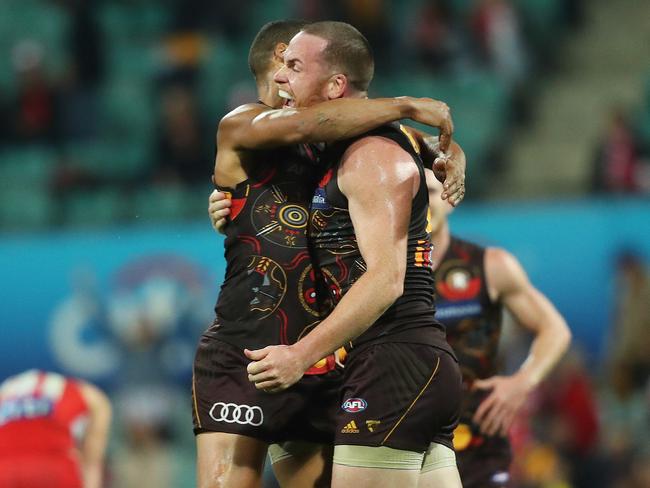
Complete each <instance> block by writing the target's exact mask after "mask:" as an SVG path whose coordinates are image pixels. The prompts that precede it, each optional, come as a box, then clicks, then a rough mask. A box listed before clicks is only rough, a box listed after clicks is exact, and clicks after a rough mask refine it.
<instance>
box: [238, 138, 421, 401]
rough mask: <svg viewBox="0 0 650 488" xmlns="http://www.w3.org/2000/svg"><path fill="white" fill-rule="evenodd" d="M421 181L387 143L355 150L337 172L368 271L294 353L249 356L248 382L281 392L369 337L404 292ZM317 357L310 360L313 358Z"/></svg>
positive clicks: (276, 350) (371, 142)
mask: <svg viewBox="0 0 650 488" xmlns="http://www.w3.org/2000/svg"><path fill="white" fill-rule="evenodd" d="M418 183H419V175H418V172H417V168H416V166H415V164H414V163H413V161H412V160H411V157H410V156H409V154H408V153H406V152H405V151H404V150H403V149H402V148H400V147H399V146H398V145H397V144H395V143H394V142H392V141H388V140H386V139H383V138H379V137H367V138H364V139H362V140H360V141H358V142H356V143H355V144H353V145H352V146H351V147H350V148H349V149H348V151H347V152H346V154H345V155H344V159H343V162H342V164H341V167H340V168H339V186H340V188H341V191H343V193H344V194H345V195H346V196H347V198H348V205H349V211H350V216H351V218H352V222H353V224H354V229H355V234H356V238H357V242H358V245H359V248H360V251H361V254H362V256H363V259H364V261H365V263H366V266H367V270H366V272H365V273H364V274H363V275H362V276H361V277H360V278H359V279H358V280H357V281H356V282H355V283H354V285H352V287H351V288H350V289H349V290H348V292H347V293H346V294H345V295H344V296H343V298H342V299H341V301H340V302H339V303H338V305H337V306H336V308H335V309H334V311H333V312H332V313H331V314H330V315H329V316H328V317H327V318H326V319H325V320H324V321H323V322H321V323H320V324H319V325H318V326H316V327H315V328H314V329H313V330H312V331H311V332H310V333H309V334H307V335H306V336H305V337H303V338H302V339H301V340H300V341H298V342H297V343H296V344H294V345H291V346H280V347H278V346H271V347H266V348H264V349H261V350H259V351H254V357H251V356H250V355H249V357H250V358H251V359H254V360H256V361H257V362H253V363H251V364H250V365H249V373H251V374H250V375H249V379H250V380H251V381H252V382H254V383H256V387H257V388H261V389H269V390H271V391H278V390H281V389H284V388H287V387H288V386H290V385H291V384H293V383H294V382H295V381H297V380H298V379H300V377H301V376H302V373H303V372H304V371H305V369H307V368H308V367H309V365H310V364H313V363H314V362H316V361H317V360H318V359H319V358H321V357H325V356H326V355H327V354H329V353H331V352H332V351H334V350H335V349H337V348H338V347H339V346H340V345H341V344H344V343H346V342H348V341H350V340H351V339H354V338H355V337H358V336H359V335H360V334H362V333H363V332H364V331H365V330H367V329H368V328H369V327H370V326H371V325H372V324H373V323H374V322H375V321H376V320H377V319H378V318H379V317H380V316H381V315H382V313H384V312H385V311H386V309H387V308H388V307H390V306H391V305H392V304H393V303H394V302H395V300H396V299H397V298H399V297H400V296H401V295H402V293H403V286H404V276H405V273H406V251H407V239H408V226H409V220H410V215H411V202H412V199H413V195H414V194H415V192H416V190H417V185H418ZM314 358H315V359H314Z"/></svg>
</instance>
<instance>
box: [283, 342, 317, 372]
mask: <svg viewBox="0 0 650 488" xmlns="http://www.w3.org/2000/svg"><path fill="white" fill-rule="evenodd" d="M289 347H291V354H292V356H293V357H295V358H296V361H297V363H298V365H299V367H300V368H301V369H302V371H303V372H304V371H307V370H308V369H309V368H310V367H311V366H312V365H313V364H315V363H316V362H317V361H318V359H320V358H316V359H312V357H314V356H315V355H314V354H313V352H311V351H310V350H309V348H308V347H307V346H306V344H304V342H303V341H302V340H301V341H298V342H296V343H295V344H292V345H291V346H289Z"/></svg>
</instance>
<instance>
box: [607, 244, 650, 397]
mask: <svg viewBox="0 0 650 488" xmlns="http://www.w3.org/2000/svg"><path fill="white" fill-rule="evenodd" d="M616 273H617V276H616V278H617V283H616V291H617V296H616V316H615V318H614V329H613V336H612V337H611V339H610V342H611V344H612V362H613V363H614V364H618V365H623V364H625V365H627V367H626V368H632V369H628V373H629V374H631V375H632V379H633V380H634V387H635V388H640V387H642V386H644V384H645V381H646V380H647V378H648V375H650V334H648V331H650V275H649V274H648V270H647V268H646V264H645V263H644V261H643V259H642V258H641V256H639V255H638V254H636V253H635V252H633V251H624V252H623V253H621V255H620V256H619V257H618V260H617V270H616Z"/></svg>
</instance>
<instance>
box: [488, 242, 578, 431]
mask: <svg viewBox="0 0 650 488" xmlns="http://www.w3.org/2000/svg"><path fill="white" fill-rule="evenodd" d="M485 272H486V280H487V283H488V290H489V293H490V296H491V298H492V299H493V300H494V301H500V302H501V303H503V305H504V306H505V307H506V309H508V310H509V311H510V313H511V314H512V315H513V317H514V318H515V320H516V322H517V323H519V324H520V325H521V326H523V327H525V328H526V329H528V330H530V331H531V332H532V333H533V334H534V339H533V342H532V344H531V347H530V352H529V354H528V357H527V358H526V360H525V361H524V363H523V364H522V366H521V368H520V369H519V371H518V372H517V373H515V374H514V375H512V376H509V377H499V376H495V377H493V378H488V379H486V380H481V381H477V382H476V384H475V387H477V388H481V389H491V390H492V391H491V393H490V395H489V396H488V397H487V398H486V399H485V400H484V401H483V403H482V404H481V406H480V407H479V409H478V410H477V412H476V416H475V421H477V423H479V424H480V425H481V428H482V430H483V431H484V432H486V433H488V434H494V433H497V432H501V433H502V434H504V435H505V434H506V433H507V429H508V428H509V426H510V424H511V423H512V420H513V418H514V416H515V414H516V413H517V411H518V410H519V408H520V407H521V406H522V404H523V403H524V400H525V398H526V395H527V394H528V393H529V392H530V391H531V390H532V389H533V388H535V387H536V386H537V385H538V384H539V382H540V381H542V380H543V379H544V378H545V377H546V375H547V374H548V373H549V371H550V370H551V369H552V368H553V366H555V364H556V363H557V362H558V361H559V360H560V358H561V357H562V355H563V354H564V352H565V351H566V349H567V347H568V346H569V342H570V341H571V332H570V331H569V328H568V327H567V324H566V322H565V321H564V319H563V318H562V316H561V315H560V313H559V312H558V311H557V309H556V308H555V307H554V306H553V304H552V303H551V302H550V301H549V300H548V299H547V298H546V297H545V296H544V295H543V294H542V293H540V292H539V290H537V289H536V288H535V287H534V286H533V285H532V284H531V283H530V281H529V280H528V277H527V276H526V272H525V271H524V270H523V268H522V267H521V265H520V264H519V262H518V261H517V259H516V258H515V257H514V256H512V255H511V254H510V253H508V252H506V251H504V250H503V249H497V248H488V249H487V250H486V253H485Z"/></svg>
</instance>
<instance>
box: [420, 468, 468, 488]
mask: <svg viewBox="0 0 650 488" xmlns="http://www.w3.org/2000/svg"><path fill="white" fill-rule="evenodd" d="M462 487H463V484H462V483H461V482H460V475H459V474H458V468H456V466H447V467H446V468H439V469H436V470H434V471H429V472H428V473H421V474H420V480H419V482H418V488H462Z"/></svg>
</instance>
